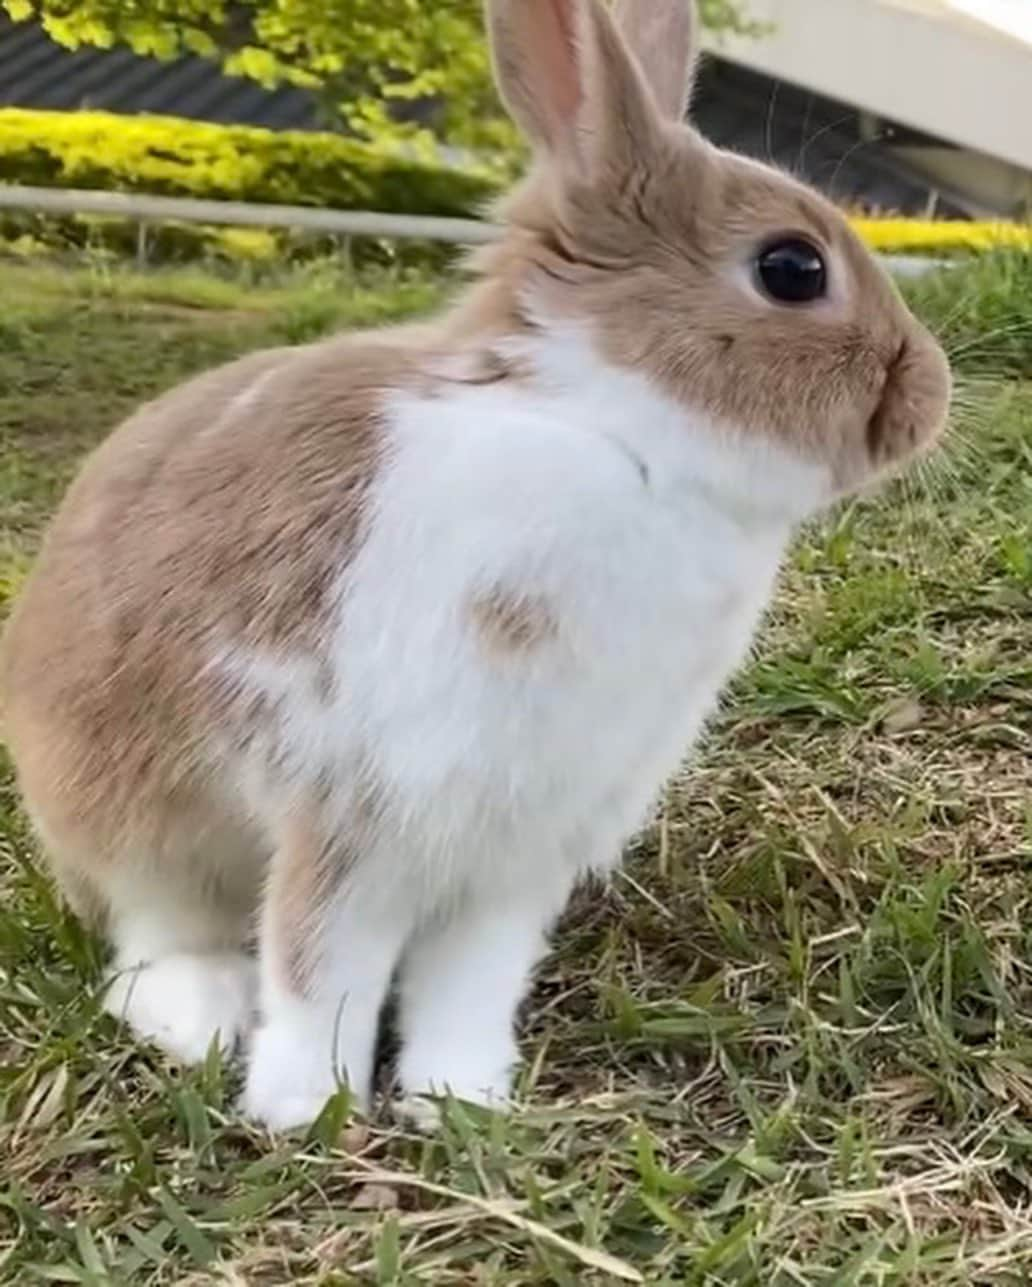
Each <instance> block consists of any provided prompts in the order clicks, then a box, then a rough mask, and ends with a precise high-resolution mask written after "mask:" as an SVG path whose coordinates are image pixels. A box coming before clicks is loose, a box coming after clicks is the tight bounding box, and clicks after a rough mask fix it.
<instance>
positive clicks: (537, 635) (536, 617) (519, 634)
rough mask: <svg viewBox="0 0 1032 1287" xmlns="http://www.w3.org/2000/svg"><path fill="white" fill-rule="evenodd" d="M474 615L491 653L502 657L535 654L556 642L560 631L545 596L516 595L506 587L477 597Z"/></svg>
mask: <svg viewBox="0 0 1032 1287" xmlns="http://www.w3.org/2000/svg"><path fill="white" fill-rule="evenodd" d="M470 616H471V617H472V620H473V625H474V628H475V629H476V632H477V635H478V637H479V638H480V640H481V642H482V643H483V644H484V646H485V647H486V648H487V650H488V651H489V652H492V653H495V654H497V655H501V656H512V655H513V654H520V653H527V652H531V651H533V650H534V649H535V648H538V647H540V646H541V645H542V644H544V643H547V642H548V641H549V640H550V639H554V638H555V637H556V635H557V633H558V629H559V623H558V620H557V618H556V615H555V612H554V610H553V608H552V605H551V604H550V603H549V601H548V600H547V599H546V598H545V597H544V596H543V595H527V594H514V593H513V592H511V591H509V590H506V589H505V588H504V587H503V586H494V587H492V588H491V589H490V590H487V591H485V592H482V593H480V594H477V595H476V596H474V598H473V600H472V601H471V603H470Z"/></svg>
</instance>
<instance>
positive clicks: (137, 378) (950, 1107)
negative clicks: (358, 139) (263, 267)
mask: <svg viewBox="0 0 1032 1287" xmlns="http://www.w3.org/2000/svg"><path fill="white" fill-rule="evenodd" d="M977 272H978V273H979V274H984V273H985V272H986V269H985V267H984V266H981V267H979V268H978V269H977ZM1022 272H1023V273H1024V277H1022V276H1021V273H1018V274H1017V279H1018V281H1019V282H1022V281H1023V283H1024V286H1023V289H1015V290H1014V291H1013V292H1011V293H1007V292H1003V291H1002V290H997V291H996V294H995V296H994V297H993V298H994V305H993V307H994V310H995V311H994V314H993V318H994V320H993V323H992V324H991V325H986V324H985V319H984V317H983V316H982V315H980V313H979V309H978V300H979V299H980V298H982V295H981V293H978V294H972V290H973V289H974V288H973V287H972V286H971V284H970V282H971V280H973V279H964V278H963V277H962V276H960V275H957V276H955V277H953V278H952V279H951V282H950V284H949V285H948V286H947V285H942V286H938V285H935V286H925V287H922V288H920V290H921V298H922V304H923V306H924V307H925V308H926V309H928V311H929V312H930V313H931V314H932V316H933V319H934V320H935V321H936V323H937V324H938V325H940V326H941V327H942V329H943V330H944V331H945V332H946V333H948V334H949V335H950V337H951V343H952V344H953V345H954V347H955V348H956V349H957V350H958V353H959V356H960V358H961V364H962V366H965V367H966V368H967V371H968V374H969V377H970V378H971V379H976V378H977V380H978V383H977V384H972V385H971V386H970V388H969V391H968V393H967V395H966V397H965V398H964V399H963V400H962V401H963V405H964V407H965V408H966V410H965V414H964V415H963V416H962V421H963V423H962V425H961V437H962V448H963V449H959V448H957V447H955V448H954V449H953V450H952V451H951V452H949V453H947V455H946V457H945V461H946V466H948V467H941V468H940V469H938V470H937V471H936V473H935V475H934V477H933V478H932V479H930V480H929V484H928V486H926V487H920V488H918V487H913V486H912V487H910V488H899V489H897V490H895V491H894V492H893V493H892V494H891V495H890V496H888V497H887V498H885V499H883V500H882V501H881V502H880V503H877V504H872V503H865V504H858V505H855V506H852V507H850V508H849V509H847V510H845V511H843V512H840V513H839V514H837V515H836V516H834V517H833V518H832V519H831V520H829V521H828V522H826V523H824V524H822V525H821V526H819V527H818V528H815V529H814V530H812V531H810V532H809V533H807V534H806V535H805V537H804V538H803V539H802V541H801V542H800V544H799V547H798V551H797V555H796V558H795V561H794V563H793V566H792V568H791V569H790V570H789V572H788V573H787V575H786V577H785V580H784V585H783V590H782V593H781V596H780V598H779V601H778V604H777V607H776V610H775V612H774V613H773V615H772V619H771V622H770V624H769V628H768V629H767V631H766V635H765V638H764V640H763V641H762V645H761V647H760V649H759V651H758V655H757V660H756V661H755V664H754V665H753V666H752V667H751V668H750V669H749V670H748V671H747V673H745V674H744V675H743V676H742V677H741V679H740V680H739V681H738V683H737V684H736V685H735V689H734V691H733V692H732V693H731V694H730V695H729V697H728V701H727V702H726V704H725V709H724V712H723V715H722V718H721V719H720V721H719V722H718V724H717V726H716V727H715V728H714V729H713V731H712V734H711V736H710V737H709V738H708V741H707V743H706V745H705V746H704V747H703V748H702V749H701V751H700V752H699V754H698V756H697V757H696V763H695V765H694V767H693V768H692V770H691V771H690V772H686V774H685V775H684V777H683V779H682V780H681V781H680V782H678V783H676V784H674V786H673V787H672V789H671V791H670V793H669V796H668V799H667V801H666V804H665V807H664V809H663V811H662V814H661V816H659V817H657V818H656V820H655V821H654V823H653V825H652V826H651V827H650V828H649V829H648V830H647V831H646V832H645V834H644V835H643V836H642V837H641V839H640V840H639V842H638V843H637V844H636V845H635V846H634V851H633V853H632V854H631V855H630V860H629V863H628V866H627V868H626V872H625V874H623V875H621V876H619V877H618V878H616V879H615V881H614V882H613V884H612V885H611V887H609V888H606V889H602V888H594V889H590V890H586V891H584V893H583V894H582V895H581V897H580V898H579V899H578V902H577V905H576V907H574V908H573V909H572V910H571V912H570V914H569V916H568V917H567V920H566V923H565V926H564V929H563V932H562V934H561V935H560V937H559V939H558V943H557V948H556V952H555V954H554V955H553V956H552V958H551V959H550V960H549V961H548V963H547V965H546V966H545V968H544V969H543V970H542V972H541V976H540V981H539V984H538V987H537V990H536V992H535V995H534V997H533V1000H532V1002H531V1004H530V1006H529V1007H528V1013H527V1017H526V1027H525V1041H524V1050H525V1054H526V1068H525V1071H524V1075H523V1089H524V1092H525V1096H526V1104H527V1106H526V1108H525V1109H524V1110H523V1111H521V1112H520V1113H518V1114H517V1115H516V1116H514V1117H513V1118H512V1119H511V1120H506V1121H503V1120H500V1119H497V1118H492V1117H489V1116H486V1115H482V1114H479V1113H476V1112H474V1111H472V1110H466V1109H463V1108H461V1107H459V1106H458V1105H452V1106H450V1107H449V1109H448V1111H447V1120H446V1125H445V1128H444V1130H443V1131H442V1133H441V1135H440V1136H439V1137H438V1138H436V1139H433V1140H424V1139H421V1138H418V1137H416V1136H413V1135H409V1134H406V1133H405V1132H404V1131H402V1130H399V1129H397V1128H394V1127H391V1126H390V1125H388V1124H385V1123H382V1122H372V1123H363V1122H360V1121H357V1120H353V1119H351V1118H350V1117H349V1114H348V1109H347V1105H346V1103H344V1102H336V1103H333V1104H331V1105H329V1106H328V1107H327V1110H326V1112H325V1113H324V1115H323V1118H322V1119H321V1120H320V1122H319V1123H318V1124H317V1126H316V1127H315V1129H313V1131H312V1132H311V1134H310V1135H309V1137H308V1138H306V1139H295V1140H293V1141H287V1142H284V1141H270V1140H269V1139H267V1138H263V1137H262V1136H261V1135H259V1134H257V1133H256V1132H255V1131H253V1130H252V1129H251V1128H250V1127H249V1126H247V1125H246V1124H245V1123H243V1122H241V1121H240V1120H239V1118H238V1117H237V1116H236V1115H235V1113H234V1112H233V1109H232V1104H233V1098H234V1094H235V1089H236V1086H237V1082H238V1072H237V1070H235V1069H233V1068H223V1067H222V1066H220V1064H219V1062H218V1061H217V1060H216V1059H215V1058H212V1059H211V1060H210V1061H209V1064H208V1066H207V1067H206V1068H204V1069H203V1070H200V1071H197V1072H194V1073H191V1074H189V1075H183V1074H181V1073H179V1072H177V1071H175V1070H174V1069H172V1068H170V1067H168V1066H167V1065H166V1064H165V1063H163V1061H162V1060H161V1059H160V1058H159V1057H157V1056H156V1055H155V1054H154V1053H153V1052H151V1051H149V1050H146V1049H140V1048H137V1047H135V1046H134V1045H133V1044H132V1043H131V1042H130V1041H128V1040H127V1038H126V1036H125V1034H124V1033H122V1032H119V1031H117V1030H116V1028H115V1026H114V1025H113V1024H112V1023H111V1021H110V1020H108V1019H107V1018H105V1017H103V1016H101V1015H100V1014H99V1013H98V1009H97V1005H96V1001H95V988H96V984H97V980H98V969H99V965H100V955H99V949H98V945H97V944H96V943H94V942H93V941H91V940H89V939H87V938H86V937H84V936H83V934H82V933H81V932H80V931H79V929H78V928H77V926H76V925H75V924H74V923H73V922H72V921H71V920H69V919H68V918H67V917H66V915H65V914H64V913H63V912H62V911H61V910H60V908H59V907H58V906H57V905H56V903H55V901H54V898H53V894H52V892H51V889H50V886H49V885H48V883H47V882H46V880H45V879H44V878H43V877H41V876H40V875H39V874H38V872H37V869H36V868H35V867H34V866H33V865H32V861H31V859H32V851H31V844H30V842H29V839H28V837H27V835H26V832H25V830H24V827H23V824H22V822H21V821H20V819H19V816H18V813H17V808H16V803H15V800H14V796H13V791H12V788H11V786H10V784H9V781H8V780H7V779H6V778H5V779H4V780H3V785H2V787H0V792H2V794H0V894H2V901H0V1058H2V1070H0V1156H2V1157H3V1159H4V1162H3V1170H2V1174H0V1279H2V1280H4V1281H8V1282H12V1283H19V1284H22V1283H24V1284H31V1283H35V1282H74V1283H83V1284H90V1285H91V1287H98V1285H99V1284H137V1283H138V1284H170V1283H179V1284H187V1283H191V1284H227V1285H228V1284H234V1285H243V1284H247V1285H248V1287H259V1285H267V1287H280V1285H282V1284H287V1283H300V1284H305V1283H308V1284H314V1283H321V1284H364V1283H377V1284H384V1285H387V1284H398V1285H401V1284H406V1285H407V1284H418V1283H433V1284H435V1285H436V1284H440V1285H441V1287H445V1285H447V1284H463V1285H465V1284H485V1285H488V1284H490V1285H492V1287H516V1285H517V1284H519V1285H523V1284H527V1285H529V1284H545V1283H556V1284H562V1285H566V1284H569V1285H570V1287H573V1285H577V1284H584V1285H591V1284H603V1283H616V1282H620V1281H638V1282H641V1281H644V1282H647V1283H650V1284H656V1285H662V1284H668V1285H670V1287H673V1284H754V1285H756V1287H794V1285H795V1284H829V1285H830V1284H834V1285H835V1287H847V1285H848V1284H872V1285H873V1284H915V1285H917V1284H927V1285H928V1287H932V1285H933V1284H934V1285H935V1287H950V1285H955V1287H972V1285H979V1284H994V1285H998V1287H1003V1285H1005V1284H1022V1283H1028V1282H1030V1281H1032V1196H1030V1195H1032V928H1030V927H1032V915H1030V896H1032V885H1030V883H1029V880H1028V870H1029V867H1030V865H1032V796H1030V790H1029V787H1030V749H1032V660H1030V659H1032V387H1030V386H1028V385H1024V386H1023V385H1021V384H1020V383H1019V382H1018V381H1017V380H1016V378H1015V376H1016V374H1017V373H1019V372H1021V371H1025V372H1027V371H1028V370H1029V369H1030V367H1032V344H1030V340H1029V334H1030V327H1032V313H1030V310H1032V273H1030V272H1029V270H1028V266H1027V262H1026V264H1025V266H1024V268H1023V269H1022ZM1006 273H1007V274H1008V280H1010V278H1011V275H1012V273H1013V266H1007V267H1006ZM966 280H967V285H965V281H966ZM987 289H988V288H987V287H986V284H985V281H984V278H982V277H979V278H978V279H977V291H978V292H982V291H983V290H987ZM0 291H2V293H3V298H4V310H3V317H2V319H0V446H2V458H0V518H2V522H3V531H2V544H0V589H2V588H3V587H4V586H5V585H6V586H8V587H10V586H11V585H13V584H14V583H15V582H16V581H17V579H18V577H19V576H20V574H21V571H22V569H23V568H24V566H25V565H26V563H27V560H28V558H29V556H30V554H31V550H32V548H33V544H34V541H35V539H36V535H37V533H38V529H39V524H40V521H41V520H42V517H43V516H44V515H45V513H46V512H47V511H48V510H49V509H50V508H51V507H52V506H53V504H54V503H55V501H56V499H57V497H58V494H59V492H60V489H61V487H62V486H63V484H64V482H65V480H66V479H67V477H68V475H69V472H70V471H71V470H72V469H73V467H74V464H75V461H76V459H77V458H78V457H79V455H80V453H81V452H82V450H83V449H84V448H86V447H87V446H88V445H89V444H90V443H91V442H93V441H95V440H96V439H97V438H98V437H99V436H100V435H101V434H102V433H103V432H104V430H105V429H106V428H107V427H109V425H110V424H111V423H112V422H113V421H115V420H117V418H118V417H119V416H120V415H121V414H123V413H124V412H125V411H126V410H127V409H128V408H129V407H130V406H131V405H132V404H133V403H134V402H135V401H137V400H138V399H139V398H141V397H142V396H144V395H145V394H147V393H149V392H150V391H152V390H153V389H156V388H159V387H162V386H164V385H166V384H169V383H171V382H172V381H173V380H175V379H177V378H179V377H180V376H181V375H182V374H184V373H185V372H186V371H188V370H191V369H193V368H196V367H198V366H201V365H204V364H207V363H209V362H211V361H213V360H217V359H219V358H222V357H225V356H227V355H228V354H230V353H231V352H235V351H237V350H240V349H243V348H247V347H252V346H254V345H255V344H258V343H264V342H267V341H268V340H270V339H282V338H284V337H286V338H288V339H296V338H301V337H303V336H306V335H307V334H310V333H314V332H316V331H318V330H319V329H320V328H322V327H324V326H326V325H330V324H332V323H335V322H337V321H346V322H359V321H362V320H364V319H365V318H367V317H376V318H379V317H382V316H389V315H391V314H392V313H394V312H403V311H406V310H407V309H409V308H411V307H414V306H418V305H419V304H420V303H422V302H425V301H428V300H429V299H430V298H432V296H433V294H434V290H433V289H431V288H428V287H423V286H420V285H419V284H418V283H416V284H399V283H390V282H386V283H382V284H380V285H379V286H378V288H377V289H376V290H360V289H358V288H357V287H354V286H353V285H351V286H348V285H347V284H346V283H340V282H337V283H334V289H333V290H332V291H330V290H328V289H320V288H319V287H318V286H317V285H316V286H313V285H312V284H311V283H307V284H301V285H296V286H294V287H291V288H290V289H286V288H285V289H284V290H283V291H281V292H276V291H273V290H271V289H270V290H269V291H266V292H264V293H263V294H261V295H259V296H255V295H248V294H247V293H246V292H240V291H234V290H233V289H232V288H231V287H228V286H225V285H223V284H217V285H212V284H211V283H207V284H205V283H204V282H203V280H199V279H196V278H195V279H192V285H191V283H190V281H184V280H183V279H172V280H166V279H158V280H150V281H142V280H140V279H132V278H121V277H118V278H114V279H110V280H104V279H98V278H96V277H94V276H90V275H89V274H86V275H78V276H75V275H69V276H63V277H62V276H58V275H56V274H49V275H40V274H38V273H34V272H32V271H30V270H25V269H21V270H15V269H7V270H3V271H2V272H0ZM965 291H967V292H968V294H967V295H966V296H965ZM198 304H204V305H205V307H204V308H203V309H201V308H198V307H196V305H198ZM1016 337H1017V338H1016ZM997 340H999V344H997ZM987 354H988V355H989V356H988V358H987ZM987 362H988V364H989V365H995V366H997V367H998V368H999V369H998V370H996V371H995V372H994V373H993V378H992V379H991V380H986V378H985V377H986V371H985V366H986V364H987Z"/></svg>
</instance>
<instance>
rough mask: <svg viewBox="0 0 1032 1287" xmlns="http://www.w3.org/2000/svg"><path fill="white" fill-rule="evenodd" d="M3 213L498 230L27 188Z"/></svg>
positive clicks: (404, 234) (449, 237) (447, 235)
mask: <svg viewBox="0 0 1032 1287" xmlns="http://www.w3.org/2000/svg"><path fill="white" fill-rule="evenodd" d="M0 209H5V210H24V211H26V212H27V213H30V214H54V215H56V214H64V215H77V214H79V215H81V214H92V215H111V216H112V217H114V218H118V219H126V220H129V221H130V222H136V223H143V224H146V223H148V222H150V223H165V222H170V223H172V222H176V223H210V224H231V225H233V226H235V227H250V228H303V229H305V230H306V231H308V232H328V233H336V234H338V235H340V236H344V237H349V236H350V237H391V238H399V239H403V238H407V239H411V240H416V241H447V242H452V243H454V244H459V245H477V244H480V243H482V242H485V241H491V240H492V239H493V238H494V237H496V236H497V235H498V229H497V228H496V227H495V226H494V225H492V224H489V223H482V222H480V221H479V220H477V219H447V218H442V217H438V216H436V215H400V214H378V213H376V212H375V211H372V210H324V209H317V208H315V207H312V206H278V205H255V204H251V203H249V202H244V201H201V200H197V199H195V198H193V197H154V196H148V195H147V194H145V193H139V192H93V191H86V190H84V189H77V188H27V187H19V186H16V185H13V184H12V185H7V184H0Z"/></svg>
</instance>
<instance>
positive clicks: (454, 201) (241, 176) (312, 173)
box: [0, 108, 495, 217]
mask: <svg viewBox="0 0 1032 1287" xmlns="http://www.w3.org/2000/svg"><path fill="white" fill-rule="evenodd" d="M0 181H6V182H8V183H22V184H29V185H33V186H37V187H50V188H99V189H105V190H108V191H115V192H148V193H153V194H155V195H159V196H172V197H203V198H208V199H211V200H224V201H252V202H271V203H274V204H276V203H281V204H284V205H307V206H328V207H333V208H336V209H339V210H380V211H383V212H385V213H390V214H428V215H448V216H452V217H464V216H465V217H468V216H471V215H476V214H478V213H479V212H480V209H481V208H482V206H483V205H484V203H485V201H486V200H487V199H488V198H489V197H490V196H491V195H492V194H493V192H494V190H495V186H494V183H493V181H492V180H491V179H490V178H489V177H487V176H485V175H482V174H478V173H472V172H470V171H467V170H457V169H449V168H447V167H445V166H439V165H432V164H427V163H424V162H422V161H420V160H418V159H414V158H412V157H408V156H404V155H402V154H400V153H399V152H398V150H397V149H396V148H395V149H388V148H385V147H384V148H381V147H376V146H375V145H372V144H368V143H361V142H357V141H356V140H354V139H348V138H342V137H340V136H338V135H336V134H320V133H306V132H302V131H284V132H282V133H281V132H274V131H272V130H263V129H254V128H252V127H250V126H243V125H211V124H208V123H206V122H201V121H187V120H182V119H179V118H177V117H169V116H117V115H114V114H111V113H108V112H36V111H26V110H23V109H21V108H3V109H0Z"/></svg>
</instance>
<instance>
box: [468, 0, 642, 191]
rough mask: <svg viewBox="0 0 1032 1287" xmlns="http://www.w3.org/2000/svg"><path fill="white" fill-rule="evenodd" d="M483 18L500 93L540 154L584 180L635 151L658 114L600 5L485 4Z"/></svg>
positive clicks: (572, 1) (578, 0) (581, 0)
mask: <svg viewBox="0 0 1032 1287" xmlns="http://www.w3.org/2000/svg"><path fill="white" fill-rule="evenodd" d="M638 2H639V3H641V2H642V0H638ZM486 13H487V23H488V28H489V31H490V34H491V49H492V53H493V56H494V67H495V80H496V81H497V83H498V88H499V91H500V93H501V95H502V98H503V99H504V101H505V105H506V107H508V109H509V112H510V114H511V115H512V117H513V119H514V120H515V121H516V123H517V124H518V125H519V126H520V127H521V128H522V130H523V132H524V133H525V134H526V135H527V137H528V138H529V139H530V141H531V142H532V143H533V144H534V145H535V146H536V147H537V148H538V149H539V150H543V151H545V152H546V153H548V154H550V155H552V156H553V157H555V158H557V159H558V160H560V162H562V163H564V164H566V165H567V166H569V165H573V166H575V167H576V168H577V169H578V170H580V171H581V172H582V173H583V174H585V177H590V176H589V175H588V174H587V173H586V172H590V171H591V170H593V169H595V168H597V167H598V166H599V165H606V166H611V165H612V163H613V161H614V160H615V159H621V160H625V161H627V162H628V163H629V162H630V161H631V160H632V159H633V156H634V154H635V153H638V154H640V152H641V150H642V148H643V146H645V145H646V144H647V143H648V141H649V140H650V138H651V137H652V135H653V132H654V131H655V130H656V128H657V125H658V124H659V120H660V115H659V112H658V110H657V107H656V103H655V101H654V99H653V96H652V94H651V93H650V91H649V89H648V87H647V86H646V84H645V81H644V79H643V76H642V72H641V69H640V68H639V66H638V63H637V62H636V61H635V59H634V57H633V56H632V54H631V53H630V51H629V50H628V48H627V45H626V42H625V41H624V38H623V37H622V36H621V34H620V32H619V31H618V30H617V27H616V25H615V24H614V22H613V20H612V18H611V17H610V16H609V12H608V10H607V9H606V8H605V7H604V6H603V5H602V4H601V3H600V0H486Z"/></svg>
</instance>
